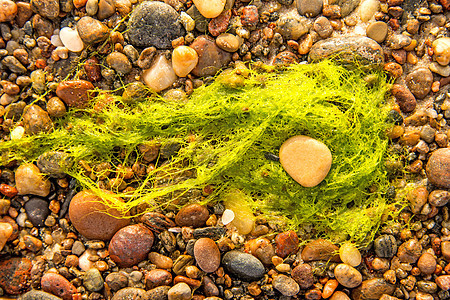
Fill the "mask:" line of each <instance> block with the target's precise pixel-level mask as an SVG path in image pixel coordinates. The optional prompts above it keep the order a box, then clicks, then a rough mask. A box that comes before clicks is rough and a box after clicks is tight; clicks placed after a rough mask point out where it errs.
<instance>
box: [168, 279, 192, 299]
mask: <svg viewBox="0 0 450 300" xmlns="http://www.w3.org/2000/svg"><path fill="white" fill-rule="evenodd" d="M167 299H168V300H189V299H192V291H191V288H190V287H189V285H187V284H186V283H184V282H180V283H177V284H175V285H174V286H173V287H171V288H170V289H169V291H168V292H167Z"/></svg>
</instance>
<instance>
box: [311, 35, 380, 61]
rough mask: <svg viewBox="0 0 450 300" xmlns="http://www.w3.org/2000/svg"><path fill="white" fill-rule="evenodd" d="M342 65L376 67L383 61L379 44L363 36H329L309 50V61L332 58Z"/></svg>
mask: <svg viewBox="0 0 450 300" xmlns="http://www.w3.org/2000/svg"><path fill="white" fill-rule="evenodd" d="M333 57H336V58H335V59H336V60H337V61H338V62H339V63H342V64H344V65H350V66H351V65H354V64H355V61H357V62H358V63H359V64H360V65H361V66H367V67H369V66H370V67H378V66H381V65H382V64H383V63H384V54H383V50H382V49H381V46H380V45H379V44H378V43H377V42H375V41H374V40H372V39H370V38H368V37H365V36H350V37H340V38H329V39H326V40H321V41H318V42H317V43H315V44H314V45H313V46H312V47H311V50H310V52H309V57H308V60H309V61H320V60H323V59H327V58H333Z"/></svg>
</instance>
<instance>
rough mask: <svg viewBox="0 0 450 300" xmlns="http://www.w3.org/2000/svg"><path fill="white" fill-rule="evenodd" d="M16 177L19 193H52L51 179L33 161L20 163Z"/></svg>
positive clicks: (45, 194)
mask: <svg viewBox="0 0 450 300" xmlns="http://www.w3.org/2000/svg"><path fill="white" fill-rule="evenodd" d="M15 179H16V188H17V191H18V192H19V195H28V194H31V195H37V196H42V197H46V196H47V195H48V194H49V193H50V187H51V183H50V181H49V180H48V179H47V178H45V177H44V176H43V175H42V174H41V171H39V168H38V167H36V166H35V165H33V164H31V163H28V164H22V165H20V166H19V167H18V168H17V170H16V174H15Z"/></svg>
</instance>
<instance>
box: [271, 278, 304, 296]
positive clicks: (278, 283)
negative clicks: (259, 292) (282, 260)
mask: <svg viewBox="0 0 450 300" xmlns="http://www.w3.org/2000/svg"><path fill="white" fill-rule="evenodd" d="M272 285H273V287H274V289H276V290H278V291H279V292H280V293H281V294H283V295H284V296H288V297H290V296H295V295H297V294H298V292H299V291H300V287H299V285H298V284H297V282H295V281H294V279H292V278H291V277H288V276H286V275H278V276H277V277H275V278H274V280H273V281H272Z"/></svg>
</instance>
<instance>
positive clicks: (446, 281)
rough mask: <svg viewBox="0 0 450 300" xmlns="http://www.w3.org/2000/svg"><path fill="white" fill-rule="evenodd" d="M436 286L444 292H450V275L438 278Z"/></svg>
mask: <svg viewBox="0 0 450 300" xmlns="http://www.w3.org/2000/svg"><path fill="white" fill-rule="evenodd" d="M435 281H436V284H437V285H438V287H439V288H441V289H442V290H444V291H448V290H450V275H442V276H438V277H436V280H435Z"/></svg>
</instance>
